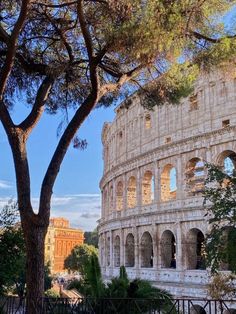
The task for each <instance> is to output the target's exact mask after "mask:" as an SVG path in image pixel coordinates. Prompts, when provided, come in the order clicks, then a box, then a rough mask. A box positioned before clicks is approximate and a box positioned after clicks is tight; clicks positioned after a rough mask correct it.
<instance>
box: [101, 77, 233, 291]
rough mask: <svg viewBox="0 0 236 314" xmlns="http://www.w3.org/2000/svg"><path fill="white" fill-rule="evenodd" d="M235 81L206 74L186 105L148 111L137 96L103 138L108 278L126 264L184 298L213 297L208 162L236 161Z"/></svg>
mask: <svg viewBox="0 0 236 314" xmlns="http://www.w3.org/2000/svg"><path fill="white" fill-rule="evenodd" d="M235 135H236V79H235V78H233V77H232V76H229V75H227V74H226V73H224V72H215V73H212V74H210V75H204V76H203V75H202V76H201V77H200V78H199V79H198V81H197V82H196V84H195V88H194V92H193V94H192V95H190V97H188V98H185V99H183V100H182V101H181V103H180V104H179V105H166V106H156V107H155V108H154V110H153V111H147V110H146V109H145V108H144V107H143V106H142V104H141V103H140V99H139V97H138V95H137V94H134V95H133V96H131V97H130V98H129V99H127V100H126V101H125V102H124V103H122V104H121V105H120V106H119V107H118V108H117V109H116V117H115V120H114V121H113V122H111V123H105V125H104V128H103V132H102V142H103V147H104V151H103V152H104V155H103V157H104V174H103V177H102V179H101V182H100V188H101V192H102V217H101V219H100V221H99V253H100V262H101V267H102V272H103V275H104V277H105V278H108V279H109V278H111V277H112V276H116V275H118V272H119V267H120V266H121V265H125V266H126V269H127V272H128V274H129V276H130V277H131V278H135V277H141V278H144V279H148V280H150V281H152V282H153V283H154V284H155V285H157V286H160V287H162V288H166V289H168V290H170V291H171V292H172V293H173V294H175V295H177V296H197V297H204V296H205V295H206V283H207V282H208V272H207V270H206V269H205V261H204V245H203V241H204V238H205V236H206V233H207V230H208V224H207V221H206V217H205V211H204V208H203V198H202V191H203V188H204V179H205V174H206V173H205V168H204V163H205V161H208V162H212V163H215V164H218V165H221V166H222V167H225V169H226V171H231V170H232V168H234V165H235V161H236V154H235V152H236V142H235Z"/></svg>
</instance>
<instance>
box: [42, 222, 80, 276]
mask: <svg viewBox="0 0 236 314" xmlns="http://www.w3.org/2000/svg"><path fill="white" fill-rule="evenodd" d="M83 242H84V232H83V231H82V230H80V229H74V228H70V224H69V220H67V219H65V218H61V217H60V218H51V219H50V225H49V227H48V232H47V235H46V239H45V261H46V262H49V263H50V269H51V272H52V273H53V274H54V273H61V272H63V271H64V260H65V258H66V257H67V256H68V255H69V254H70V253H71V250H72V249H73V248H74V247H75V246H76V245H80V244H83Z"/></svg>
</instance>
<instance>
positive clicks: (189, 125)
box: [102, 72, 236, 189]
mask: <svg viewBox="0 0 236 314" xmlns="http://www.w3.org/2000/svg"><path fill="white" fill-rule="evenodd" d="M235 99H236V78H230V77H229V76H228V77H227V76H226V75H225V74H224V73H222V72H215V73H211V74H209V75H208V76H207V75H206V74H204V76H201V77H199V79H198V80H197V82H196V84H195V88H194V91H193V93H192V95H190V96H189V97H187V98H184V99H182V101H181V103H180V104H179V105H165V106H155V107H154V109H153V111H150V112H149V111H147V110H146V109H145V108H144V107H143V106H142V99H141V98H140V97H139V96H138V94H134V95H132V96H131V97H130V98H129V99H127V100H125V102H124V103H122V104H121V105H120V106H119V107H118V108H117V109H116V117H115V119H114V121H113V122H111V123H105V125H104V128H103V132H102V141H103V146H104V151H103V158H104V174H107V173H109V172H111V171H113V169H114V168H115V167H118V166H119V165H121V164H122V163H125V162H127V161H129V160H132V159H133V158H137V157H139V156H141V155H143V154H145V153H148V152H149V151H152V150H154V149H157V148H162V147H163V149H165V148H164V147H165V146H168V145H172V144H174V143H178V142H180V141H182V140H184V139H188V138H191V137H193V136H199V135H204V134H207V133H209V132H214V131H215V130H219V129H224V128H228V127H230V126H235V125H236V107H235ZM157 105H158V104H157ZM226 108H227V110H226ZM213 113H214V114H213ZM200 188H201V187H199V189H200Z"/></svg>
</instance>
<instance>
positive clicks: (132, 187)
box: [127, 177, 136, 208]
mask: <svg viewBox="0 0 236 314" xmlns="http://www.w3.org/2000/svg"><path fill="white" fill-rule="evenodd" d="M135 206H136V179H135V177H130V178H129V181H128V188H127V207H128V208H134V207H135Z"/></svg>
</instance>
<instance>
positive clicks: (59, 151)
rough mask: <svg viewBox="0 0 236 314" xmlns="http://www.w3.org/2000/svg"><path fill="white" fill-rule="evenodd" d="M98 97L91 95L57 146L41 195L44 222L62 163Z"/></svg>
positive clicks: (41, 217)
mask: <svg viewBox="0 0 236 314" xmlns="http://www.w3.org/2000/svg"><path fill="white" fill-rule="evenodd" d="M97 97H98V95H97V93H96V92H95V93H91V94H90V95H89V96H88V97H87V98H86V99H85V101H84V103H83V104H82V105H81V106H80V107H79V108H78V110H77V111H76V113H75V115H74V117H73V118H72V120H71V121H70V123H69V124H68V126H67V128H66V129H65V131H64V133H63V135H62V136H61V139H60V141H59V143H58V145H57V148H56V150H55V152H54V154H53V157H52V159H51V161H50V164H49V166H48V169H47V172H46V174H45V176H44V179H43V182H42V186H41V193H40V203H39V214H38V215H39V218H40V219H42V220H44V219H47V218H48V217H49V215H50V200H51V196H52V193H53V191H52V189H53V186H54V183H55V180H56V177H57V174H58V172H59V170H60V166H61V163H62V161H63V159H64V157H65V154H66V152H67V149H68V147H69V145H70V143H71V141H72V139H73V138H74V136H75V134H76V132H77V130H78V129H79V127H80V126H81V124H82V123H83V121H84V120H85V119H86V117H87V116H88V115H89V114H90V112H91V111H92V109H93V108H94V107H95V105H96V104H97V101H98V99H97Z"/></svg>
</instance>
